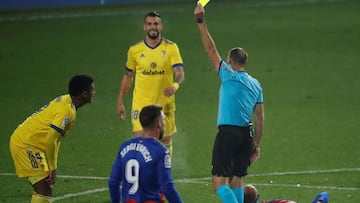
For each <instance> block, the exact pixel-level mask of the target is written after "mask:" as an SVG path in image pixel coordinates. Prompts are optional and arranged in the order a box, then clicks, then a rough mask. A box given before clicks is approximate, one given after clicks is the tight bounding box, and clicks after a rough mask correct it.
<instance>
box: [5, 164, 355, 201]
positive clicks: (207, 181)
mask: <svg viewBox="0 0 360 203" xmlns="http://www.w3.org/2000/svg"><path fill="white" fill-rule="evenodd" d="M359 171H360V168H340V169H327V170H310V171H292V172H291V171H290V172H273V173H263V174H252V175H248V177H259V176H285V175H302V174H320V173H339V172H359ZM0 176H15V174H14V173H0ZM57 177H58V178H64V179H82V180H108V177H96V176H70V175H58V176H57ZM174 182H177V183H189V184H210V182H211V180H210V177H203V178H187V179H176V180H174ZM254 185H261V186H267V187H301V188H309V189H327V190H331V189H332V190H346V191H357V190H360V188H355V187H336V186H311V185H298V184H273V183H254ZM104 191H108V188H98V189H94V190H87V191H83V192H78V193H72V194H66V195H63V196H58V197H53V198H52V201H53V202H55V201H59V200H63V199H68V198H72V197H78V196H83V195H89V194H93V193H99V192H104Z"/></svg>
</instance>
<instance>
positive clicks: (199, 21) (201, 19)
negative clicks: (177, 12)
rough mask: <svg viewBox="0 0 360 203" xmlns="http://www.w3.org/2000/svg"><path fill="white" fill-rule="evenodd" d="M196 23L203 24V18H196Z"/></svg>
mask: <svg viewBox="0 0 360 203" xmlns="http://www.w3.org/2000/svg"><path fill="white" fill-rule="evenodd" d="M196 22H197V23H202V22H204V18H197V19H196Z"/></svg>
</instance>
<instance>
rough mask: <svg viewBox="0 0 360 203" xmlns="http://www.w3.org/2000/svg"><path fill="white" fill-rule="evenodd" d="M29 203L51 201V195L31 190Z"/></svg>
mask: <svg viewBox="0 0 360 203" xmlns="http://www.w3.org/2000/svg"><path fill="white" fill-rule="evenodd" d="M31 203H51V197H49V196H45V195H40V194H38V193H36V192H33V194H32V196H31Z"/></svg>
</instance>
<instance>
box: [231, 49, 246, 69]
mask: <svg viewBox="0 0 360 203" xmlns="http://www.w3.org/2000/svg"><path fill="white" fill-rule="evenodd" d="M229 57H230V58H231V59H232V60H233V62H234V63H235V64H236V65H245V64H246V63H247V60H248V54H247V53H246V51H245V50H244V49H243V48H240V47H236V48H233V49H231V51H230V53H229Z"/></svg>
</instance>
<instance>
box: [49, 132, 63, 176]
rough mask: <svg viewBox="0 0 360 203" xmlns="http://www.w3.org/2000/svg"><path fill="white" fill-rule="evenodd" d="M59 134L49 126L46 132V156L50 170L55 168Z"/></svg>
mask: <svg viewBox="0 0 360 203" xmlns="http://www.w3.org/2000/svg"><path fill="white" fill-rule="evenodd" d="M60 142H61V134H60V133H59V132H57V131H56V130H54V129H53V128H50V130H49V132H48V134H47V143H46V157H47V159H48V165H49V168H50V170H56V169H57V157H58V152H59V148H60Z"/></svg>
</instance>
